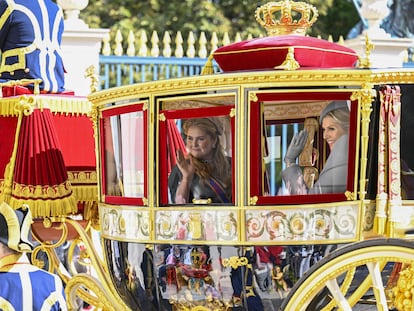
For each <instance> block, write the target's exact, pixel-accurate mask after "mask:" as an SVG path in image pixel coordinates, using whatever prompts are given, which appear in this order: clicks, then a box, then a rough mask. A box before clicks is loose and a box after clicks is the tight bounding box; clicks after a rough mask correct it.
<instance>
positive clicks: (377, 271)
mask: <svg viewBox="0 0 414 311" xmlns="http://www.w3.org/2000/svg"><path fill="white" fill-rule="evenodd" d="M367 267H368V271H369V274H370V275H371V278H372V289H373V291H374V296H375V301H376V302H377V308H378V310H380V311H388V304H387V297H386V295H385V289H384V285H383V283H382V277H381V268H380V263H379V262H369V263H367Z"/></svg>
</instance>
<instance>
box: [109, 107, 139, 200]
mask: <svg viewBox="0 0 414 311" xmlns="http://www.w3.org/2000/svg"><path fill="white" fill-rule="evenodd" d="M130 109H131V108H129V110H130ZM136 109H137V108H135V110H136ZM111 113H114V112H109V113H108V114H111ZM102 124H103V152H104V155H103V156H104V174H103V180H104V193H105V195H106V196H107V198H109V197H124V198H142V197H144V173H145V172H144V167H145V159H144V154H145V153H144V152H145V141H144V140H145V136H144V135H145V134H144V133H146V130H145V126H144V111H125V113H119V114H116V115H107V116H105V117H104V118H103V120H102Z"/></svg>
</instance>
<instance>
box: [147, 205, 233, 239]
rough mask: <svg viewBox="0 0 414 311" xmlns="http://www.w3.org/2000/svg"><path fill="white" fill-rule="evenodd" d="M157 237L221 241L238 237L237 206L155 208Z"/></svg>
mask: <svg viewBox="0 0 414 311" xmlns="http://www.w3.org/2000/svg"><path fill="white" fill-rule="evenodd" d="M155 218H156V225H155V238H156V239H157V240H160V241H162V240H181V241H184V240H189V241H221V242H230V241H237V240H238V231H239V227H240V224H239V218H238V212H237V210H228V209H225V210H213V211H211V210H191V211H186V210H182V211H171V210H163V211H157V212H156V217H155Z"/></svg>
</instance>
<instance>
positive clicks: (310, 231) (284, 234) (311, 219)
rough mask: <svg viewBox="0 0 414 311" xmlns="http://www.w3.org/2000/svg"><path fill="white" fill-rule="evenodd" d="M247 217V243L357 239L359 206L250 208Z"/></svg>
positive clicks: (246, 213)
mask: <svg viewBox="0 0 414 311" xmlns="http://www.w3.org/2000/svg"><path fill="white" fill-rule="evenodd" d="M245 215H246V216H245V217H246V240H247V241H249V242H260V241H263V242H268V241H272V242H277V241H280V242H281V243H292V242H304V243H315V241H318V242H320V241H327V240H333V239H334V240H339V241H352V240H356V239H357V238H358V228H359V227H360V224H359V219H360V208H359V205H358V204H356V203H354V204H346V205H345V204H340V205H334V206H326V207H325V208H321V207H310V206H302V207H301V208H289V209H278V210H274V209H271V210H249V211H246V212H245Z"/></svg>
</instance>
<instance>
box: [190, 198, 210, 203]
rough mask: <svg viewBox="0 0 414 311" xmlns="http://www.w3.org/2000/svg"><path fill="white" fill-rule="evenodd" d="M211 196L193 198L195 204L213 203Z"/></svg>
mask: <svg viewBox="0 0 414 311" xmlns="http://www.w3.org/2000/svg"><path fill="white" fill-rule="evenodd" d="M211 203H212V201H211V198H208V199H193V204H211Z"/></svg>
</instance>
